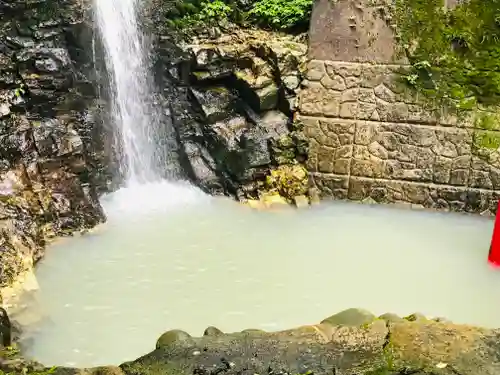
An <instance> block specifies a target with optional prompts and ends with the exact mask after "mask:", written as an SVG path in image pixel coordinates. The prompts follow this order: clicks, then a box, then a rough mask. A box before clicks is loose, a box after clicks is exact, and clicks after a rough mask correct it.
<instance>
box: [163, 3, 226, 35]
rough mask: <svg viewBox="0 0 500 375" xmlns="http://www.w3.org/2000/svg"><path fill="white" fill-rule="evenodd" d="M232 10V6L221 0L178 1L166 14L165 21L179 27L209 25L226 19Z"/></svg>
mask: <svg viewBox="0 0 500 375" xmlns="http://www.w3.org/2000/svg"><path fill="white" fill-rule="evenodd" d="M233 11H234V8H233V6H231V5H228V4H227V3H226V2H224V1H223V0H212V1H197V0H191V1H178V2H177V3H176V5H175V8H174V9H172V10H171V11H170V12H169V14H168V15H167V16H168V17H169V19H168V20H167V23H169V25H170V26H171V27H174V28H179V29H185V28H196V27H202V26H210V25H214V24H217V23H218V22H220V21H224V20H227V19H228V18H229V17H230V15H231V13H233Z"/></svg>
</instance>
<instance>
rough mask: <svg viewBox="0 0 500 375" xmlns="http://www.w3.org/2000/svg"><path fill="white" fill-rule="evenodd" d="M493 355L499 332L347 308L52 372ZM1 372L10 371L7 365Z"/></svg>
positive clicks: (267, 368) (260, 367) (463, 367)
mask: <svg viewBox="0 0 500 375" xmlns="http://www.w3.org/2000/svg"><path fill="white" fill-rule="evenodd" d="M499 353H500V331H499V330H490V329H482V328H478V327H472V326H466V325H458V324H453V323H445V322H441V321H436V320H428V319H426V318H424V317H422V316H419V315H418V314H414V315H412V316H410V317H408V318H405V319H402V318H400V317H397V316H396V315H394V314H385V315H383V316H382V317H379V318H377V317H375V316H374V315H372V314H370V313H369V312H367V311H363V310H358V309H350V310H346V311H343V312H341V313H339V314H337V315H334V316H332V317H329V318H327V319H325V320H324V321H323V322H322V323H320V324H316V325H311V326H303V327H299V328H296V329H291V330H287V331H282V332H273V333H267V332H264V331H260V330H246V331H243V332H239V333H229V334H224V333H222V332H220V330H218V329H217V328H215V327H209V328H207V330H206V331H205V336H203V337H200V338H194V337H191V336H190V335H188V334H187V333H185V332H183V331H179V330H174V331H169V332H166V333H165V334H163V335H162V336H161V337H160V338H159V340H158V342H157V344H156V349H155V350H154V351H153V352H151V353H149V354H147V355H145V356H143V357H141V358H139V359H137V360H135V361H132V362H128V363H125V364H122V365H121V366H119V367H100V368H94V369H81V370H77V369H69V368H55V369H52V372H51V373H53V374H59V375H63V374H64V375H66V374H67V375H70V374H81V375H83V374H86V375H90V374H92V375H98V374H99V375H104V374H108V375H109V374H116V375H118V374H126V375H159V374H170V375H174V374H175V375H195V374H198V375H199V374H204V375H205V374H206V375H208V374H212V375H215V374H227V375H230V374H238V375H239V374H248V375H255V374H259V375H263V374H267V375H269V374H290V375H297V374H317V375H323V374H324V375H327V374H328V375H331V374H335V375H343V374H350V375H351V374H352V375H354V374H356V375H408V374H414V375H417V374H418V375H457V374H459V375H497V374H499V373H500V356H499ZM17 365H18V367H19V363H18V364H17ZM30 366H31V368H32V369H34V368H35V367H36V366H35V365H33V364H31V365H30ZM4 369H6V370H8V368H7V367H5V363H4ZM46 370H47V369H45V371H46ZM38 371H39V372H38V373H40V371H44V370H42V369H38Z"/></svg>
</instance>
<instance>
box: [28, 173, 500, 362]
mask: <svg viewBox="0 0 500 375" xmlns="http://www.w3.org/2000/svg"><path fill="white" fill-rule="evenodd" d="M103 206H104V208H105V210H106V212H107V214H108V218H109V220H108V223H106V224H105V225H103V226H101V227H100V228H98V229H97V230H96V231H94V232H92V233H90V234H87V235H84V236H80V237H75V238H71V239H68V240H63V241H61V242H59V243H57V244H55V245H53V246H52V247H51V248H50V249H49V250H48V252H47V255H46V258H45V259H44V260H43V261H42V262H41V263H40V265H39V266H38V268H37V271H36V274H37V278H38V281H39V284H40V290H39V291H38V292H36V294H35V297H36V298H35V299H34V300H33V301H36V303H35V302H32V303H33V306H32V307H31V308H32V309H33V310H35V309H36V310H37V311H39V312H40V313H41V314H43V316H44V319H43V320H41V322H40V324H37V325H36V329H35V327H32V328H31V329H30V328H28V329H27V332H26V335H25V344H26V345H27V348H28V354H29V355H31V356H33V357H34V358H36V359H37V360H39V361H41V362H43V363H44V364H46V365H71V366H82V367H83V366H93V365H102V364H119V363H121V362H123V361H126V360H131V359H134V358H136V357H138V356H140V355H142V354H144V353H147V352H149V351H151V350H152V349H153V348H154V345H155V342H156V339H157V338H158V337H159V336H160V334H161V333H163V332H164V331H166V330H169V329H175V328H180V329H183V330H185V331H187V332H189V333H190V334H192V335H201V334H202V333H203V331H204V329H205V328H206V327H207V326H209V325H214V326H216V327H218V328H220V329H221V330H223V331H238V330H242V329H246V328H259V329H264V330H270V331H272V330H280V329H286V328H291V327H293V326H297V325H302V324H309V323H316V322H319V321H320V320H322V319H323V318H325V317H327V316H329V315H331V314H333V313H336V312H338V311H340V310H343V309H346V308H350V307H362V308H366V309H368V310H371V311H372V312H374V313H375V314H382V313H385V312H395V313H398V314H401V315H406V314H410V313H413V312H421V313H423V314H426V315H428V316H444V317H446V318H448V319H451V320H453V321H455V322H459V323H471V324H478V325H483V326H487V327H500V303H499V299H500V294H499V293H498V291H499V290H500V272H498V271H495V270H492V269H490V268H489V266H488V265H487V262H486V257H487V251H488V246H489V241H490V238H491V231H492V227H493V220H491V219H490V218H484V217H480V216H470V215H465V214H454V213H437V212H426V211H412V210H404V209H397V208H394V207H387V206H367V205H361V204H356V203H347V202H332V203H325V204H322V205H319V206H317V207H314V208H310V209H305V210H283V211H277V212H258V211H254V210H251V209H249V208H247V207H245V206H242V205H240V204H237V203H235V202H232V201H230V200H228V199H223V198H211V197H208V196H205V195H203V194H202V193H200V192H199V191H197V190H196V189H194V188H190V187H187V186H182V185H172V184H167V183H164V184H159V185H151V186H143V187H139V188H135V189H132V188H129V189H124V190H121V191H118V192H116V193H114V194H112V195H110V196H108V197H105V198H103Z"/></svg>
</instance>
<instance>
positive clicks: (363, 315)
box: [321, 308, 377, 327]
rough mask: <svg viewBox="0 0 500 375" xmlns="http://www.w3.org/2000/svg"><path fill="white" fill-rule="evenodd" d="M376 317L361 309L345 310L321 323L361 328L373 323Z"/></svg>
mask: <svg viewBox="0 0 500 375" xmlns="http://www.w3.org/2000/svg"><path fill="white" fill-rule="evenodd" d="M375 319H377V317H376V316H375V315H373V314H372V313H371V312H369V311H367V310H363V309H354V308H353V309H347V310H344V311H341V312H339V313H338V314H335V315H332V316H330V317H329V318H326V319H325V320H323V321H322V322H321V323H322V324H324V323H327V324H330V325H332V326H348V327H361V326H363V325H366V324H369V323H371V322H373V321H374V320H375Z"/></svg>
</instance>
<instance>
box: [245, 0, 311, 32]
mask: <svg viewBox="0 0 500 375" xmlns="http://www.w3.org/2000/svg"><path fill="white" fill-rule="evenodd" d="M311 9H312V0H259V1H257V2H256V3H255V4H254V5H253V7H252V9H250V11H249V15H250V17H251V18H252V19H253V20H254V21H255V22H256V23H257V24H260V25H263V26H269V27H271V28H274V29H288V28H291V27H294V26H297V25H299V24H303V23H306V22H308V21H309V17H310V15H311Z"/></svg>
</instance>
